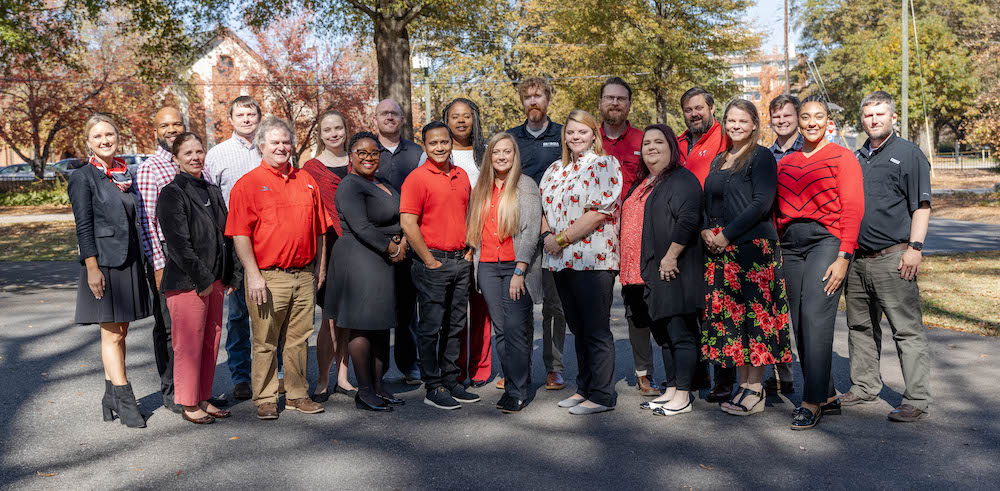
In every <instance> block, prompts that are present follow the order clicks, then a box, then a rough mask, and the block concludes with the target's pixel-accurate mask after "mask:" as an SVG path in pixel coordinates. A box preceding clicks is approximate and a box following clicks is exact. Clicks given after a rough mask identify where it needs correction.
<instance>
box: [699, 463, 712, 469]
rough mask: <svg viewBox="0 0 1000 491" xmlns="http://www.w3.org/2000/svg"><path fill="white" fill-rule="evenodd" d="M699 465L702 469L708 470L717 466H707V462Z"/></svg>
mask: <svg viewBox="0 0 1000 491" xmlns="http://www.w3.org/2000/svg"><path fill="white" fill-rule="evenodd" d="M698 465H699V466H701V468H702V469H708V470H712V469H715V467H711V466H707V465H705V464H698Z"/></svg>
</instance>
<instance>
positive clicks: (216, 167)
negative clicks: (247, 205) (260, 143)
mask: <svg viewBox="0 0 1000 491" xmlns="http://www.w3.org/2000/svg"><path fill="white" fill-rule="evenodd" d="M258 166H260V152H258V151H257V147H255V146H253V144H248V143H247V142H246V140H244V139H242V138H240V137H238V136H236V132H233V136H232V138H230V139H228V140H226V141H224V142H222V143H220V144H218V145H216V146H214V147H212V149H211V150H209V151H208V153H207V154H205V179H207V180H208V182H211V183H212V184H215V185H216V186H219V187H220V188H222V197H223V198H225V199H226V207H227V208H228V207H229V193H230V192H231V191H232V190H233V186H234V185H236V181H239V180H240V178H241V177H243V175H244V174H246V173H247V172H250V171H252V170H254V169H256V168H257V167H258Z"/></svg>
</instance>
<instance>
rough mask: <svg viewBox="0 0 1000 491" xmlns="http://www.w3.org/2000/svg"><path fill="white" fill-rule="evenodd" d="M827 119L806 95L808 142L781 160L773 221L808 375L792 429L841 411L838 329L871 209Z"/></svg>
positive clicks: (854, 165) (821, 105)
mask: <svg viewBox="0 0 1000 491" xmlns="http://www.w3.org/2000/svg"><path fill="white" fill-rule="evenodd" d="M829 117H830V109H829V107H828V106H827V105H826V103H825V102H823V101H821V100H818V99H812V98H810V99H806V101H805V102H803V103H802V106H801V108H800V109H799V114H798V118H799V130H800V131H801V132H802V136H803V137H804V138H805V145H804V146H803V147H802V149H801V150H799V151H797V152H795V153H793V154H790V155H788V156H786V157H784V158H782V159H781V162H780V163H779V164H778V210H777V213H776V216H775V221H776V222H777V225H778V235H779V236H780V238H781V255H782V260H783V262H784V274H785V279H786V281H787V285H788V300H789V304H790V307H791V311H792V326H793V327H794V329H795V339H796V345H797V347H798V351H799V363H801V364H802V377H803V378H804V379H805V383H804V384H803V394H802V405H801V406H800V407H799V408H798V409H796V410H795V412H794V413H793V417H792V429H793V430H807V429H811V428H814V427H815V426H816V424H818V423H819V421H820V419H821V418H822V417H823V415H824V414H840V410H841V409H840V401H839V400H838V399H837V392H836V389H834V386H833V375H832V373H831V364H832V361H833V330H834V323H835V320H836V317H837V304H838V303H839V301H840V294H841V290H842V286H843V282H844V277H845V276H847V268H848V267H849V266H850V264H851V258H852V257H853V254H854V249H855V248H856V247H857V241H858V231H859V229H860V227H861V218H862V217H863V215H864V210H865V197H864V187H863V184H862V177H861V166H860V165H859V164H858V160H857V159H856V158H855V157H854V154H852V153H851V151H850V150H847V149H846V148H844V147H841V146H839V145H837V144H835V143H831V142H828V141H827V140H826V138H825V135H826V127H827V123H828V121H829Z"/></svg>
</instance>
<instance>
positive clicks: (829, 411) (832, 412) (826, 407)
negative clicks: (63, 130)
mask: <svg viewBox="0 0 1000 491" xmlns="http://www.w3.org/2000/svg"><path fill="white" fill-rule="evenodd" d="M841 407H842V406H841V404H840V399H839V398H838V399H837V400H835V401H833V402H828V403H826V404H823V405H822V406H820V407H819V409H820V411H822V412H823V415H824V416H840V415H841V414H842V413H843V410H842V409H841Z"/></svg>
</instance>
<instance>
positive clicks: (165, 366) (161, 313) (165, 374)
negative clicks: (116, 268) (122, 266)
mask: <svg viewBox="0 0 1000 491" xmlns="http://www.w3.org/2000/svg"><path fill="white" fill-rule="evenodd" d="M166 250H167V249H166V247H164V249H163V252H164V254H166ZM154 273H155V271H154V270H153V265H152V264H151V263H148V262H147V263H146V278H147V281H148V282H149V290H150V292H151V293H152V295H151V296H152V297H153V358H154V359H155V360H156V373H158V374H159V375H160V392H161V393H162V394H163V402H164V404H172V403H173V402H174V346H173V344H172V342H171V339H170V312H169V311H167V298H166V297H165V296H164V295H163V292H161V291H160V289H159V288H157V287H156V275H155V274H154Z"/></svg>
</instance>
